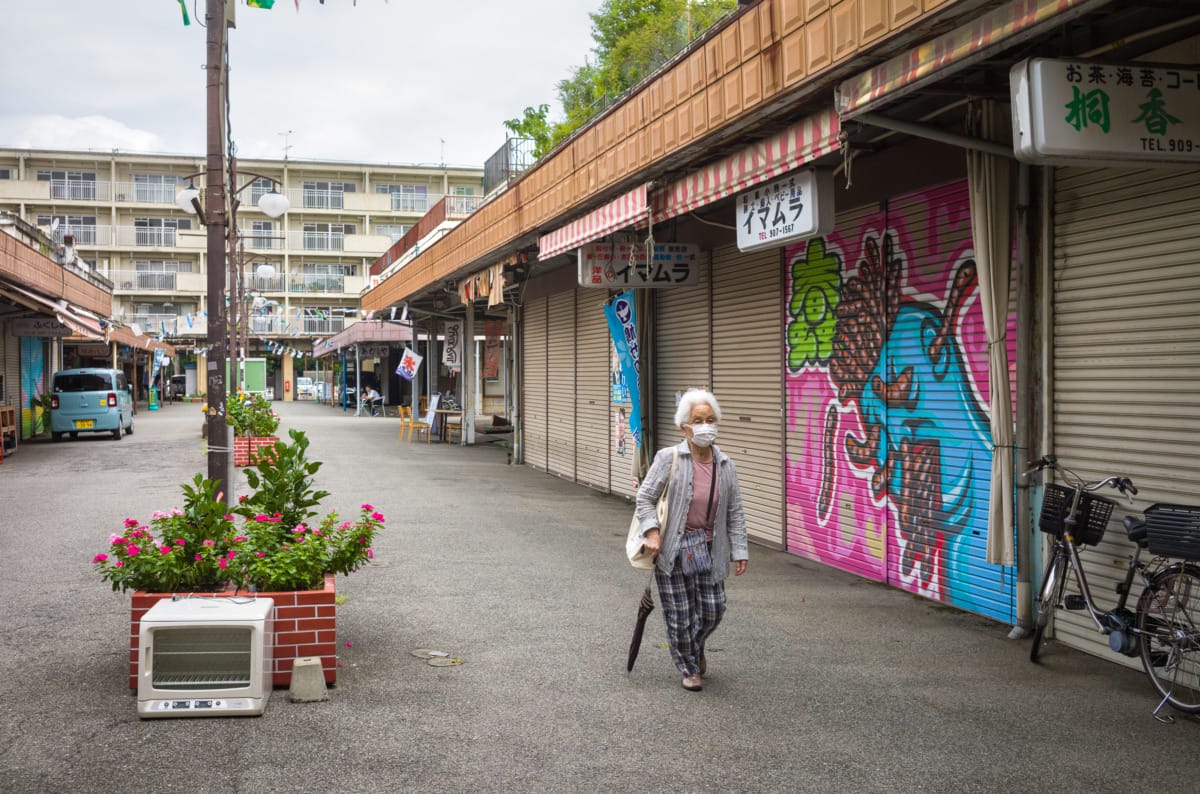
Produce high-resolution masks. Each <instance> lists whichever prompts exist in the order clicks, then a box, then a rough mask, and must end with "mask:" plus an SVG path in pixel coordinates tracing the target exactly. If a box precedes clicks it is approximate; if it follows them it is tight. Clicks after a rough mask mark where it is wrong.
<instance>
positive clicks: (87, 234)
mask: <svg viewBox="0 0 1200 794" xmlns="http://www.w3.org/2000/svg"><path fill="white" fill-rule="evenodd" d="M55 221H58V228H57V229H56V230H55V231H54V235H55V239H59V240H61V239H62V235H66V234H73V235H75V244H76V245H95V244H96V216H95V215H39V216H37V225H38V226H52V225H54V222H55Z"/></svg>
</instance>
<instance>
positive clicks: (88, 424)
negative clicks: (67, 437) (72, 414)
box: [75, 419, 96, 430]
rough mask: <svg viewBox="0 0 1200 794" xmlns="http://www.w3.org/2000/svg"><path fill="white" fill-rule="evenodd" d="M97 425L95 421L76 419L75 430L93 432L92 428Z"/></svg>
mask: <svg viewBox="0 0 1200 794" xmlns="http://www.w3.org/2000/svg"><path fill="white" fill-rule="evenodd" d="M95 424H96V422H95V420H93V419H76V420H75V429H76V430H91V429H92V426H93V425H95Z"/></svg>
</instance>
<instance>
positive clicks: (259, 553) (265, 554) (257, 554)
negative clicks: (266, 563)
mask: <svg viewBox="0 0 1200 794" xmlns="http://www.w3.org/2000/svg"><path fill="white" fill-rule="evenodd" d="M254 556H255V557H258V558H259V559H260V560H261V559H262V558H263V557H266V556H267V553H266V552H265V551H256V552H254Z"/></svg>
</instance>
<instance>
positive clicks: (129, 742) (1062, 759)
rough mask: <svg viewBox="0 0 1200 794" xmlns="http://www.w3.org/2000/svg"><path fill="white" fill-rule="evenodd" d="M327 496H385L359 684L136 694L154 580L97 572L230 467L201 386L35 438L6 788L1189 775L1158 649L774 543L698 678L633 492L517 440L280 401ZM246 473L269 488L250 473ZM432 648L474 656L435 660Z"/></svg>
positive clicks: (1180, 780)
mask: <svg viewBox="0 0 1200 794" xmlns="http://www.w3.org/2000/svg"><path fill="white" fill-rule="evenodd" d="M277 406H278V409H279V412H280V413H281V414H282V416H283V426H282V427H281V429H280V430H281V433H282V432H284V431H286V429H287V428H297V429H302V430H305V431H306V432H307V433H308V434H309V437H310V439H311V440H312V446H311V449H310V452H311V454H312V456H313V457H314V458H315V459H317V460H321V461H323V462H324V466H323V468H322V469H321V470H320V472H319V473H318V475H317V485H318V486H319V487H321V488H324V489H325V490H328V491H330V492H331V493H332V495H331V496H330V497H328V498H327V499H326V500H325V502H324V504H323V508H324V509H325V510H336V511H337V512H339V513H342V514H344V515H353V514H354V513H355V512H356V511H357V509H358V506H359V505H360V504H362V503H363V502H370V503H371V504H373V505H375V506H376V508H377V509H379V510H380V511H381V512H383V513H384V514H385V516H386V517H387V527H386V529H385V530H384V531H383V532H382V534H381V535H380V536H379V537H378V538H377V542H376V544H375V551H376V557H375V561H374V563H373V564H371V565H370V566H368V567H367V568H365V569H363V570H361V571H359V572H357V573H355V574H353V575H352V576H350V577H339V578H338V583H337V584H338V591H339V595H340V596H341V597H342V598H343V599H344V600H343V601H342V603H341V605H340V606H339V614H338V647H339V664H340V666H341V669H340V670H339V673H338V684H337V686H336V687H334V688H332V689H331V690H330V699H329V700H328V701H327V702H318V703H303V704H301V703H291V702H290V701H289V700H288V697H287V694H288V693H287V691H286V690H276V691H275V692H274V693H273V695H272V697H271V699H270V703H269V705H268V707H267V710H266V713H265V714H264V715H263V716H261V717H250V718H220V719H217V718H211V719H175V720H146V721H143V720H139V719H138V717H137V713H136V698H135V696H134V695H133V694H132V693H131V692H130V690H129V688H128V678H127V663H128V641H127V633H128V620H129V596H128V595H123V594H119V593H113V592H111V590H110V588H109V587H108V585H106V584H105V583H104V582H102V581H101V580H100V578H99V577H98V576H96V575H95V573H94V572H93V571H92V567H91V558H92V556H93V555H94V554H95V553H97V552H99V551H103V550H104V547H105V546H106V543H107V537H108V535H109V533H111V532H116V531H119V530H120V529H121V526H122V522H123V521H124V519H125V518H126V517H127V516H133V517H139V518H143V519H145V518H148V517H149V516H150V514H151V513H152V512H153V511H155V510H159V509H169V508H170V507H172V506H176V505H178V504H180V502H181V498H180V484H181V483H182V482H184V481H186V480H189V479H190V478H191V476H192V475H193V474H194V473H196V472H198V471H201V472H203V471H206V466H207V464H206V457H205V447H204V443H203V442H202V440H201V438H200V427H201V424H202V422H203V416H202V414H201V411H200V406H199V405H188V404H172V405H169V406H165V407H164V408H163V409H162V410H159V411H153V412H149V411H145V410H142V411H140V412H139V413H138V415H137V417H136V419H135V433H134V434H133V435H132V436H128V437H126V438H125V439H123V440H121V441H113V440H111V439H110V438H108V437H103V436H92V437H81V438H80V439H78V440H75V441H64V442H63V443H58V444H55V443H51V442H50V441H49V440H45V441H41V440H35V441H32V442H27V443H23V444H22V445H21V448H20V450H19V451H18V452H17V453H16V454H15V455H13V456H12V457H9V458H6V459H5V460H4V463H3V464H2V465H0V561H2V562H3V569H4V573H3V576H2V577H0V596H2V598H0V603H2V604H3V612H2V615H0V625H2V636H3V637H4V638H5V641H4V643H3V645H2V648H0V654H2V655H0V659H2V662H3V665H2V670H3V675H0V791H3V792H11V793H12V794H16V793H17V792H96V793H97V794H100V793H102V792H122V793H123V794H133V793H135V792H153V793H157V792H175V791H178V792H220V793H221V794H234V793H235V792H309V791H322V792H407V791H517V792H524V791H531V792H539V791H563V792H576V791H588V792H591V791H819V792H841V791H846V792H926V791H928V792H942V791H945V792H962V791H1017V790H1032V789H1035V788H1036V789H1039V790H1055V791H1067V792H1072V791H1080V792H1083V791H1086V792H1118V791H1120V792H1124V791H1129V790H1134V789H1136V790H1138V791H1149V792H1154V791H1164V792H1165V791H1183V790H1192V789H1194V788H1195V786H1196V784H1195V782H1192V783H1187V782H1186V781H1188V780H1192V781H1195V779H1196V778H1197V777H1198V776H1200V759H1198V756H1197V752H1196V749H1197V746H1198V741H1200V721H1198V720H1196V719H1194V718H1183V717H1181V718H1180V719H1179V720H1178V721H1177V722H1176V723H1175V724H1174V725H1161V724H1159V723H1158V722H1156V721H1155V720H1154V719H1153V718H1152V717H1151V711H1152V710H1153V709H1154V707H1155V705H1156V698H1155V696H1154V692H1153V690H1152V689H1151V688H1150V685H1149V683H1148V682H1147V680H1146V679H1145V677H1144V675H1143V674H1142V673H1141V672H1140V671H1138V670H1132V669H1127V668H1124V667H1121V666H1119V665H1115V664H1112V663H1111V662H1107V661H1104V660H1100V659H1096V658H1093V657H1090V656H1088V655H1086V654H1083V653H1079V652H1076V651H1073V650H1070V649H1067V648H1065V647H1063V646H1061V645H1052V646H1051V647H1049V648H1048V649H1047V651H1046V653H1045V655H1044V663H1043V664H1041V665H1036V666H1035V665H1032V664H1030V662H1029V661H1028V641H1027V640H1026V641H1015V640H1010V639H1007V633H1008V630H1009V627H1008V626H1006V625H1001V624H998V623H995V622H992V621H990V620H987V619H984V618H981V617H978V616H974V615H970V614H967V613H963V612H959V611H957V610H954V609H952V608H948V607H945V606H942V605H939V604H936V603H932V602H929V601H927V600H923V599H920V598H917V597H914V596H912V595H909V594H907V593H904V592H901V591H898V590H895V589H892V588H889V587H886V586H884V585H880V584H876V583H872V582H869V581H866V580H863V579H860V578H858V577H855V576H851V575H849V574H846V573H842V572H839V571H835V570H832V569H829V568H825V567H822V566H820V565H816V564H814V563H810V562H808V561H805V560H802V559H800V558H798V557H795V556H791V555H788V554H785V553H782V552H776V551H770V550H767V549H764V548H762V547H757V546H751V552H750V564H749V569H748V571H747V573H746V575H744V576H742V577H740V578H736V579H735V578H731V579H730V580H729V583H728V595H729V610H728V612H727V614H726V618H725V621H724V623H723V624H722V625H721V627H720V629H718V631H717V633H716V634H715V635H714V636H713V638H712V639H711V640H710V643H709V649H708V663H709V676H708V677H707V679H706V680H705V685H704V691H702V692H696V693H693V692H688V691H685V690H684V689H683V688H682V687H681V686H680V676H679V675H678V674H677V673H676V671H675V668H674V666H673V665H672V664H671V662H670V658H669V655H668V653H667V650H666V649H665V646H664V644H663V643H664V632H663V628H662V622H661V616H660V612H659V611H658V610H656V611H655V612H654V614H653V615H652V616H651V618H650V623H649V628H648V630H647V633H646V639H645V642H644V646H643V649H642V654H641V658H640V659H639V661H638V663H637V666H636V668H635V669H634V671H633V673H632V674H626V672H625V656H626V650H627V647H628V642H629V636H630V632H631V630H632V627H633V621H634V616H635V613H636V609H637V603H638V599H639V596H640V593H641V590H642V588H643V587H644V585H645V584H646V582H647V580H648V575H647V574H644V573H641V572H638V571H635V570H633V569H632V568H630V567H629V565H628V564H627V563H626V562H625V560H624V554H623V547H624V535H625V530H626V529H627V527H628V524H629V517H630V512H631V510H632V507H631V505H630V504H628V503H627V502H625V501H624V500H622V499H619V498H615V497H612V496H606V495H602V494H599V493H596V492H593V491H591V490H589V489H586V488H583V487H580V486H578V485H574V484H571V483H568V482H565V481H563V480H560V479H558V478H556V477H553V476H550V475H547V474H544V473H541V472H538V471H535V470H533V469H531V468H528V467H524V466H514V465H509V464H508V463H507V454H506V451H505V449H503V448H502V447H499V446H495V445H483V446H477V447H460V446H454V445H445V444H436V443H435V444H426V443H425V442H424V441H417V442H413V443H401V442H399V441H398V439H397V430H398V420H396V419H394V418H371V417H354V416H353V415H352V414H349V413H342V412H341V411H340V410H336V409H333V408H330V407H328V406H323V405H317V404H314V403H279V404H277ZM239 489H240V490H239V492H242V491H244V490H245V482H244V477H239ZM418 648H426V649H436V650H440V651H444V652H446V653H448V654H451V655H452V656H454V657H457V658H460V659H462V660H463V664H462V665H461V666H456V667H433V666H430V665H429V664H427V662H426V661H425V660H423V659H420V658H417V657H415V656H413V655H412V651H413V650H414V649H418Z"/></svg>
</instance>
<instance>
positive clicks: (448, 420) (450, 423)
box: [442, 414, 462, 442]
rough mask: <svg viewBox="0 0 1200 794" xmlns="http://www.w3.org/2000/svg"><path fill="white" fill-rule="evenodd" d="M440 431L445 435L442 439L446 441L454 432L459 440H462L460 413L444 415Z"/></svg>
mask: <svg viewBox="0 0 1200 794" xmlns="http://www.w3.org/2000/svg"><path fill="white" fill-rule="evenodd" d="M442 433H443V434H444V435H445V436H446V438H445V439H444V440H445V441H447V442H449V441H450V440H451V437H452V436H454V435H455V434H457V435H458V437H459V440H462V415H461V414H460V415H458V416H446V417H445V419H444V420H443V424H442Z"/></svg>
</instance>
